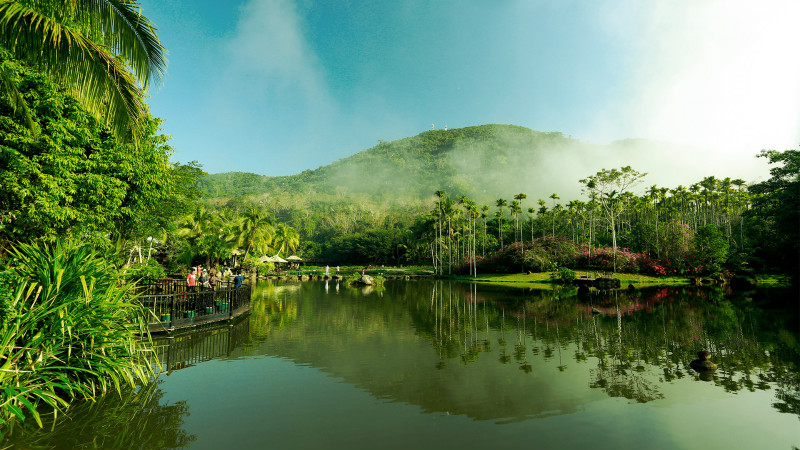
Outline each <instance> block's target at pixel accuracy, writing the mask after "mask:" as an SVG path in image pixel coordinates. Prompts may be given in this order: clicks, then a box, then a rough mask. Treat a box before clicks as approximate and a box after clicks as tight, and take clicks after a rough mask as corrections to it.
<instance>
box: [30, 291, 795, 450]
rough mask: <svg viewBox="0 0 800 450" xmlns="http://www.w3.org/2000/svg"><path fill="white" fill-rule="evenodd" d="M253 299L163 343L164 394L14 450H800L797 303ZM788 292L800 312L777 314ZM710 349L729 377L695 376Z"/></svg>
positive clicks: (79, 413)
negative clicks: (215, 323)
mask: <svg viewBox="0 0 800 450" xmlns="http://www.w3.org/2000/svg"><path fill="white" fill-rule="evenodd" d="M253 295H254V301H253V310H252V315H251V316H250V317H248V318H245V319H244V320H241V321H239V322H237V323H236V324H234V325H233V326H232V327H223V328H221V329H216V330H205V331H202V332H199V333H195V334H189V335H180V336H177V337H175V338H173V339H168V340H163V341H160V344H161V356H160V358H161V361H162V363H163V364H164V365H165V367H166V368H167V369H168V371H167V372H166V373H165V374H163V375H162V376H161V377H160V378H159V379H158V381H157V382H156V383H153V384H152V385H150V386H146V387H144V388H143V389H141V390H140V391H139V392H136V393H130V394H128V395H126V396H125V397H124V398H123V399H119V398H118V397H115V396H109V397H108V398H105V399H102V400H101V401H100V402H98V403H97V404H94V405H89V404H82V405H77V406H76V407H75V408H73V411H72V412H71V414H70V415H69V417H68V418H66V419H62V420H61V421H60V422H59V424H58V425H57V426H56V427H55V428H54V429H52V430H50V429H48V430H45V431H40V432H35V433H24V434H22V435H19V434H18V435H17V437H16V439H17V442H16V443H17V445H19V446H21V447H23V446H30V445H34V444H38V445H42V444H44V445H56V446H59V447H63V448H148V449H151V448H176V447H185V448H192V449H205V448H403V449H407V448H491V449H496V448H592V449H594V448H637V449H638V448H642V449H646V448H655V449H662V448H675V449H680V448H687V449H694V448H698V449H700V448H702V449H716V448H719V449H740V448H741V449H785V450H790V449H792V448H793V447H800V372H799V371H798V368H799V367H798V366H800V356H799V355H800V344H798V312H797V309H796V303H797V299H796V298H794V299H792V300H790V296H792V292H789V291H786V290H769V291H757V292H751V293H746V294H735V295H734V294H726V293H724V292H722V291H720V290H718V289H702V290H690V289H683V288H654V289H642V290H639V291H636V292H634V293H630V294H629V293H627V292H624V291H623V292H612V293H610V294H606V295H597V296H593V297H591V298H590V299H589V300H588V301H586V302H579V301H578V299H577V298H576V297H575V295H574V290H569V289H564V290H547V291H540V290H527V289H507V288H499V287H491V286H490V287H487V286H472V285H469V284H458V283H448V282H433V281H430V282H428V281H416V282H415V281H412V282H400V281H388V282H387V284H386V287H385V289H365V290H362V289H353V288H348V287H345V286H344V285H337V284H336V283H335V282H329V283H325V282H305V283H294V284H281V283H277V284H276V283H274V282H273V283H271V284H270V283H266V282H264V283H262V284H259V285H258V287H257V288H256V289H254V293H253ZM782 296H783V300H782V303H783V304H794V305H795V307H794V308H792V309H789V310H786V309H779V308H775V307H772V306H767V305H770V304H774V303H775V300H780V299H781V297H782ZM590 303H591V305H590ZM592 306H594V307H595V310H596V312H597V311H599V312H600V314H597V313H595V314H593V313H592V310H591V308H592ZM702 349H708V350H710V351H711V353H712V356H711V360H712V361H713V362H715V363H716V364H717V365H718V366H719V368H718V369H717V370H716V372H714V373H712V374H699V373H697V372H695V371H694V370H692V369H691V368H690V366H689V363H690V361H691V360H692V359H694V358H695V356H694V353H695V352H696V351H698V350H702Z"/></svg>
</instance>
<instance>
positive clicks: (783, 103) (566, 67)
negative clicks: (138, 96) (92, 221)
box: [141, 0, 800, 176]
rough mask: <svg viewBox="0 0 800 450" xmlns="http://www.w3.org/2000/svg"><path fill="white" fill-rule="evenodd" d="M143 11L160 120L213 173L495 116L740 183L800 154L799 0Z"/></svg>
mask: <svg viewBox="0 0 800 450" xmlns="http://www.w3.org/2000/svg"><path fill="white" fill-rule="evenodd" d="M141 5H142V11H143V13H144V14H145V15H146V16H147V17H148V18H150V19H151V20H152V21H153V22H155V24H156V26H157V27H158V35H159V37H160V38H161V41H162V42H163V43H164V45H165V46H166V47H167V49H168V52H169V54H168V60H169V64H168V69H167V75H166V77H165V80H164V82H163V83H162V85H161V86H160V87H153V88H151V90H150V98H149V100H148V103H149V104H150V108H151V111H152V113H153V114H154V115H155V116H157V117H161V118H162V119H164V121H165V122H164V124H163V131H164V133H165V134H168V135H171V136H172V145H173V147H174V148H175V154H174V157H173V160H177V161H181V162H187V161H192V160H196V161H198V162H200V163H201V164H202V165H203V167H204V169H205V170H207V171H208V172H209V173H218V172H228V171H243V172H253V173H259V174H264V175H290V174H294V173H299V172H301V171H303V170H306V169H315V168H317V167H319V166H323V165H326V164H329V163H331V162H333V161H335V160H337V159H341V158H344V157H347V156H349V155H352V154H354V153H357V152H359V151H361V150H364V149H367V148H370V147H372V146H374V145H376V144H377V143H378V140H387V141H388V140H394V139H400V138H404V137H407V136H413V135H416V134H418V133H420V132H422V131H425V130H430V129H431V126H434V127H436V128H444V127H445V126H447V127H450V128H457V127H464V126H471V125H480V124H485V123H502V124H514V125H521V126H525V127H528V128H532V129H535V130H540V131H560V132H563V133H564V134H565V135H570V136H572V137H574V138H577V139H580V140H583V141H589V142H596V143H607V142H610V141H613V140H618V139H625V138H648V139H655V140H662V141H669V142H674V143H678V144H687V145H692V146H695V147H696V148H701V149H703V151H702V152H699V153H701V154H702V155H703V157H704V158H705V159H703V160H702V162H701V163H702V164H712V163H713V164H721V163H720V160H724V161H725V162H724V164H730V165H731V170H732V171H734V172H736V171H737V170H746V168H747V167H748V166H752V162H753V155H755V154H756V153H757V152H758V151H759V150H760V149H762V148H774V149H779V150H784V149H789V148H794V149H796V148H798V145H800V82H798V80H800V58H797V54H796V41H797V40H796V31H795V30H796V23H795V22H796V18H797V17H800V2H797V1H793V0H759V1H747V2H745V1H737V0H685V1H681V0H677V1H666V0H665V1H660V0H641V1H635V0H617V1H610V0H607V1H603V0H598V1H588V0H586V1H570V0H562V1H537V0H518V1H515V0H461V1H455V0H436V1H416V0H409V1H403V0H396V1H384V0H371V1H369V2H367V1H363V2H357V1H347V0H338V1H334V0H331V1H310V0H242V1H233V0H231V1H227V0H226V1H221V2H220V1H213V2H212V1H209V0H167V1H164V0H161V1H156V0H142V1H141ZM693 156H695V157H697V156H698V155H693ZM720 156H725V158H720ZM598 170H599V168H598ZM732 175H734V176H746V174H741V175H740V174H739V173H733V174H732Z"/></svg>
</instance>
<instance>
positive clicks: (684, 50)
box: [627, 0, 800, 156]
mask: <svg viewBox="0 0 800 450" xmlns="http://www.w3.org/2000/svg"><path fill="white" fill-rule="evenodd" d="M651 5H652V6H649V7H647V8H645V9H643V10H642V11H641V12H642V14H641V16H640V17H639V20H642V21H643V25H642V28H641V33H642V34H641V35H640V36H637V37H636V38H637V39H638V45H637V58H636V60H637V61H638V64H637V67H636V68H635V69H634V77H633V84H634V86H635V89H634V96H633V98H632V100H631V101H630V103H629V104H628V105H627V115H628V118H629V119H630V121H631V123H632V124H633V129H635V130H636V131H638V132H640V133H641V135H643V137H649V138H656V139H664V140H669V141H673V142H680V143H685V144H693V145H700V146H703V147H707V148H709V149H712V150H715V151H717V152H725V153H728V154H731V153H735V154H738V155H748V156H750V155H754V154H755V153H756V152H757V151H758V150H760V149H761V148H776V149H779V150H783V149H786V148H796V147H797V145H798V144H800V81H798V80H800V59H798V58H797V55H796V31H795V30H796V23H795V22H796V19H797V17H800V2H795V1H778V0H774V1H770V0H761V1H747V2H745V1H730V0H706V1H684V2H672V1H670V2H657V3H653V4H651Z"/></svg>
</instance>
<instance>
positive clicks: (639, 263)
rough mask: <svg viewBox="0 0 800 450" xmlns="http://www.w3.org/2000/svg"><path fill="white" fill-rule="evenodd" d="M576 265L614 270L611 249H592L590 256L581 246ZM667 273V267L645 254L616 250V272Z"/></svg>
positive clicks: (587, 250) (587, 249)
mask: <svg viewBox="0 0 800 450" xmlns="http://www.w3.org/2000/svg"><path fill="white" fill-rule="evenodd" d="M576 264H577V266H578V267H585V268H593V269H598V270H604V271H611V270H613V269H614V251H613V248H610V247H600V248H593V249H592V252H591V256H590V255H589V248H588V247H586V246H583V248H582V250H581V252H580V254H579V255H578V256H577V261H576ZM668 271H669V267H668V266H667V265H665V264H664V263H663V262H661V261H659V260H657V259H655V258H652V257H650V256H649V255H648V254H647V253H636V252H631V251H630V250H628V249H626V248H617V272H627V273H642V274H647V275H667V274H668Z"/></svg>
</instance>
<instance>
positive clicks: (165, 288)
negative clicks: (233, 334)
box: [137, 280, 251, 333]
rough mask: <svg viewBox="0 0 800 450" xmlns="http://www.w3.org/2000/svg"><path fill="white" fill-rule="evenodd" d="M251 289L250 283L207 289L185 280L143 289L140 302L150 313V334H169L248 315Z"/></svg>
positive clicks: (165, 281) (228, 283) (221, 284)
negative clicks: (236, 286) (191, 284)
mask: <svg viewBox="0 0 800 450" xmlns="http://www.w3.org/2000/svg"><path fill="white" fill-rule="evenodd" d="M250 290H251V288H250V285H249V284H242V286H241V287H239V288H234V287H233V283H232V282H218V283H216V285H215V286H214V288H213V289H207V288H203V287H200V286H188V285H187V283H186V282H185V281H182V280H160V281H159V282H158V283H155V284H150V285H146V286H142V287H141V288H140V289H139V292H138V293H139V296H138V297H137V300H138V301H139V302H140V303H141V304H142V305H143V306H144V307H146V308H147V309H149V310H150V312H151V314H150V315H149V317H148V324H147V325H148V328H149V329H150V333H170V332H173V331H175V330H181V329H186V328H193V327H197V326H200V325H205V324H210V323H214V322H221V321H226V320H232V319H234V318H236V317H239V316H241V315H242V314H247V313H249V312H250Z"/></svg>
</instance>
